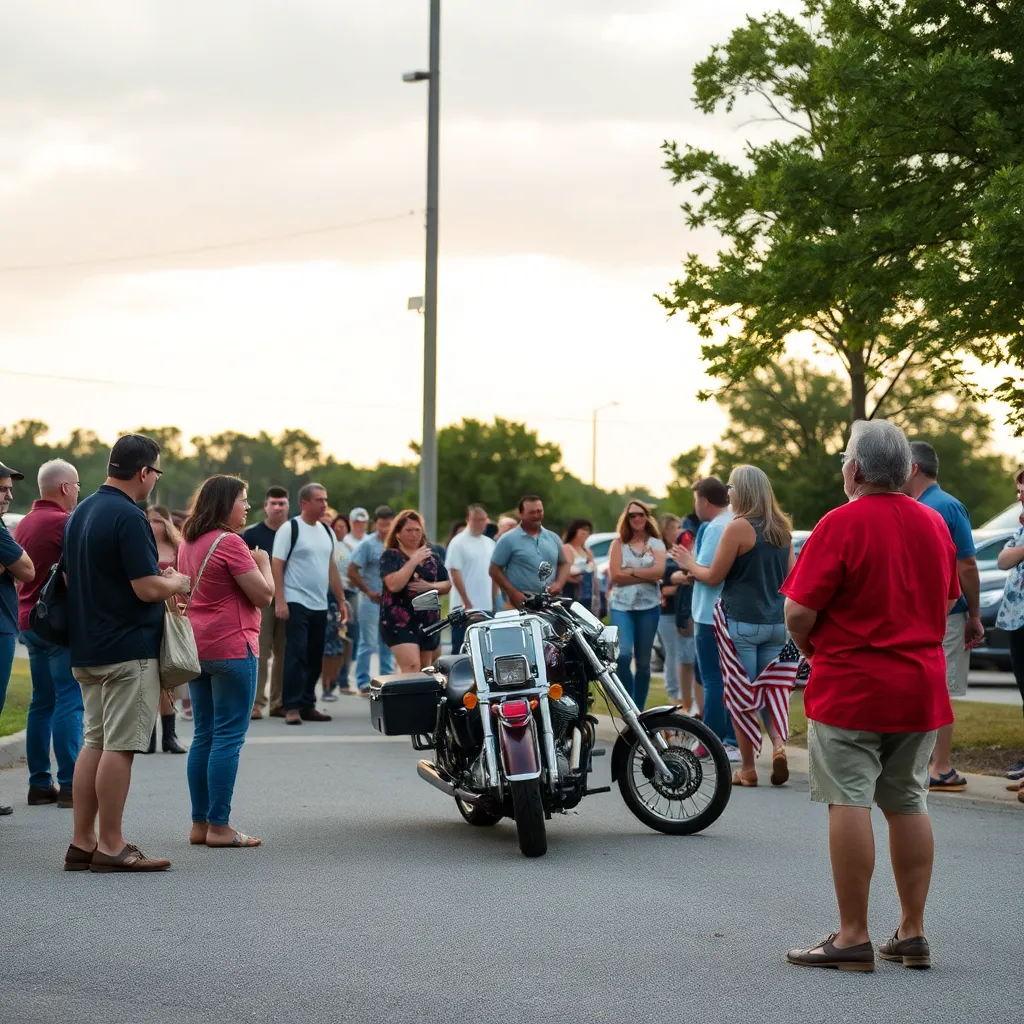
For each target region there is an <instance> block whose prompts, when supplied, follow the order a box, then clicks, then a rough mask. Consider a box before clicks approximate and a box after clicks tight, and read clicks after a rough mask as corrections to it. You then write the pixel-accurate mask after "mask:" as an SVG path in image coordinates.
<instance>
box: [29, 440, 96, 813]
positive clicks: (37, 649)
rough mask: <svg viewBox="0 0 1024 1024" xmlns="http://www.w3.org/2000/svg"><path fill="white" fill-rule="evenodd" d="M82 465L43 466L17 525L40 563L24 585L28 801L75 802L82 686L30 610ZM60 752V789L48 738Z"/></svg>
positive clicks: (58, 462) (52, 559)
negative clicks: (32, 624)
mask: <svg viewBox="0 0 1024 1024" xmlns="http://www.w3.org/2000/svg"><path fill="white" fill-rule="evenodd" d="M78 488H79V484H78V471H77V470H76V469H75V467H74V466H72V465H71V464H70V463H68V462H65V461H64V460H63V459H53V460H52V461H51V462H45V463H43V465H42V466H40V468H39V498H38V499H37V500H36V501H34V502H33V503H32V511H31V512H29V514H28V515H27V516H25V518H24V519H22V521H21V522H20V523H18V528H17V531H16V532H17V539H18V543H19V544H20V545H21V546H22V547H23V548H24V549H25V550H26V551H27V552H28V554H29V557H30V558H31V559H32V561H33V563H34V564H35V567H36V575H35V579H33V580H31V581H30V582H28V583H23V584H22V585H21V592H20V594H19V595H18V629H19V630H21V639H22V642H23V643H24V644H25V646H26V647H27V648H28V658H29V667H30V669H31V672H32V702H31V703H30V704H29V708H28V720H27V722H26V724H25V756H26V758H27V760H28V771H29V780H28V802H29V805H30V806H33V805H37V804H52V803H56V804H57V806H58V807H71V806H73V803H72V797H71V781H72V779H73V777H74V774H75V761H76V760H77V759H78V752H79V750H80V749H81V747H82V688H81V687H80V686H79V685H78V682H77V680H76V679H75V677H74V676H73V675H72V674H71V653H70V651H69V650H68V648H67V647H58V646H57V645H56V644H49V643H47V642H46V641H45V640H43V639H42V637H40V636H37V635H36V634H35V633H34V632H32V630H31V629H30V628H29V615H30V613H31V611H32V608H33V606H34V605H35V603H36V601H37V600H38V598H39V592H40V590H42V588H43V586H44V584H45V583H46V580H47V578H48V577H49V575H50V569H51V567H52V566H54V565H56V564H57V562H58V561H59V560H60V556H61V551H62V550H63V548H64V527H65V526H66V525H67V521H68V516H69V515H70V513H71V510H72V509H73V508H74V507H75V505H77V504H78ZM51 740H52V742H53V751H54V754H55V755H56V758H57V782H58V784H59V785H60V789H59V790H58V789H57V787H56V786H54V784H53V776H52V775H51V774H50V743H51Z"/></svg>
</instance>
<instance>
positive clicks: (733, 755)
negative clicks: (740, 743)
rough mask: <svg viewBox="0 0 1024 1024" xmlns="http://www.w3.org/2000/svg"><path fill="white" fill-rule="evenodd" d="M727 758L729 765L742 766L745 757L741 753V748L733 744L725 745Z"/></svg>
mask: <svg viewBox="0 0 1024 1024" xmlns="http://www.w3.org/2000/svg"><path fill="white" fill-rule="evenodd" d="M725 756H726V757H728V758H729V764H742V763H743V755H742V754H741V753H740V748H739V747H734V746H733V745H732V744H731V743H726V745H725Z"/></svg>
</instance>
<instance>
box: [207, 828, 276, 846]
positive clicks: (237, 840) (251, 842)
mask: <svg viewBox="0 0 1024 1024" xmlns="http://www.w3.org/2000/svg"><path fill="white" fill-rule="evenodd" d="M206 845H207V846H208V847H209V848H210V849H211V850H240V849H243V848H248V847H253V846H262V845H263V840H262V839H255V838H254V837H253V836H247V835H246V834H245V833H244V832H236V833H235V837H234V839H232V840H231V842H230V843H211V842H210V841H209V840H207V841H206Z"/></svg>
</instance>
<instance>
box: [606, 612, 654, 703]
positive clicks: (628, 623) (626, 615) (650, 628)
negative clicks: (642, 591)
mask: <svg viewBox="0 0 1024 1024" xmlns="http://www.w3.org/2000/svg"><path fill="white" fill-rule="evenodd" d="M610 615H611V623H612V625H613V626H618V627H619V661H618V664H617V665H616V671H617V672H618V675H619V679H620V680H621V681H622V685H623V686H624V687H625V688H626V691H627V692H628V693H629V695H630V696H631V697H632V698H633V701H634V703H635V704H636V706H637V707H638V708H639V709H640V710H641V711H643V709H644V705H645V704H646V703H647V691H648V690H649V689H650V688H651V649H652V648H653V647H654V637H655V634H656V633H657V632H658V621H659V620H660V619H661V609H660V608H658V607H657V606H655V607H654V608H645V609H644V610H643V611H639V612H637V611H628V612H627V611H620V610H619V609H618V608H613V609H612V610H611V613H610ZM634 658H635V659H636V676H635V677H634V675H633V664H632V663H633V659H634Z"/></svg>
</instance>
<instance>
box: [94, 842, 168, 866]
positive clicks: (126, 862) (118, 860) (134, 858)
mask: <svg viewBox="0 0 1024 1024" xmlns="http://www.w3.org/2000/svg"><path fill="white" fill-rule="evenodd" d="M170 866H171V862H170V861H169V860H163V859H162V858H158V857H147V856H146V855H145V854H144V853H143V852H142V851H141V850H140V849H139V848H138V847H137V846H133V845H132V844H131V843H128V844H127V845H126V846H125V848H124V849H123V850H122V851H121V852H120V853H119V854H118V855H117V856H116V857H111V856H110V855H109V854H106V853H100V851H99V850H96V851H95V853H93V855H92V863H91V864H90V865H89V870H90V871H93V872H95V873H96V874H109V873H111V872H114V871H166V870H167V869H168V868H169V867H170Z"/></svg>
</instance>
